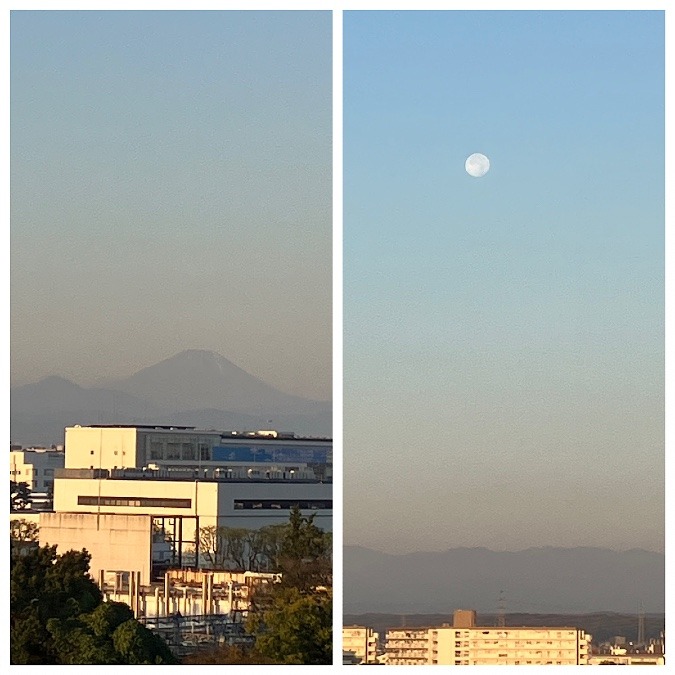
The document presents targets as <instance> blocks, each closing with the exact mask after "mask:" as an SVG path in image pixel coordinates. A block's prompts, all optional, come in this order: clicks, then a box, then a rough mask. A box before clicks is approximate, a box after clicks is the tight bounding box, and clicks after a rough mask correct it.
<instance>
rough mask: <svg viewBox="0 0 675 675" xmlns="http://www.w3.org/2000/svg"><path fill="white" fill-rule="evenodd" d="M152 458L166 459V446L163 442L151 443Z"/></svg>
mask: <svg viewBox="0 0 675 675" xmlns="http://www.w3.org/2000/svg"><path fill="white" fill-rule="evenodd" d="M150 459H164V446H163V445H162V444H161V443H158V442H157V441H154V442H152V443H150Z"/></svg>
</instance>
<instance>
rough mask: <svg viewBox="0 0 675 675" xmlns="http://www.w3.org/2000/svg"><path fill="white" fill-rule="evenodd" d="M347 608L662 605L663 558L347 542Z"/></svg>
mask: <svg viewBox="0 0 675 675" xmlns="http://www.w3.org/2000/svg"><path fill="white" fill-rule="evenodd" d="M343 576H344V605H343V607H344V612H345V613H346V614H364V613H367V612H387V613H396V614H414V613H445V614H450V615H451V614H452V612H453V610H455V609H475V610H477V611H478V612H485V613H494V612H495V611H496V609H497V606H498V601H499V596H500V592H502V591H503V597H504V605H505V607H506V609H507V611H508V612H534V613H566V614H567V613H578V612H599V611H602V612H626V613H636V612H637V609H638V606H639V603H640V602H642V603H644V608H645V610H646V611H647V612H663V611H665V597H664V594H665V590H664V588H665V557H664V555H663V554H661V553H654V552H650V551H645V550H642V549H631V550H629V551H612V550H609V549H602V548H587V547H584V548H554V547H544V548H529V549H526V550H523V551H514V552H508V551H491V550H489V549H486V548H455V549H450V550H448V551H442V552H426V553H408V554H404V555H391V554H388V553H382V552H380V551H373V550H370V549H367V548H362V547H359V546H346V547H345V549H344V559H343Z"/></svg>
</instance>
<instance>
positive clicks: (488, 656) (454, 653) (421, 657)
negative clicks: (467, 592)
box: [342, 610, 665, 666]
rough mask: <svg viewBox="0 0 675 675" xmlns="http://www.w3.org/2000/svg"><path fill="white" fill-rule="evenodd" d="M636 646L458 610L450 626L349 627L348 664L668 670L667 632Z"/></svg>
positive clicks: (618, 639)
mask: <svg viewBox="0 0 675 675" xmlns="http://www.w3.org/2000/svg"><path fill="white" fill-rule="evenodd" d="M638 621H639V623H640V626H641V628H642V635H641V636H640V639H639V640H638V641H634V642H633V641H628V640H627V638H626V637H625V636H620V635H617V636H614V637H613V638H612V639H610V640H607V641H603V642H600V643H597V642H593V636H592V635H590V634H589V633H587V632H586V631H585V630H584V629H582V628H579V627H578V626H576V627H570V626H565V625H555V626H520V625H507V621H506V616H503V615H502V616H500V617H499V620H498V622H497V623H498V625H493V624H485V623H482V622H479V620H478V617H477V613H476V611H475V610H455V612H454V614H453V617H452V623H443V624H440V625H435V626H419V627H418V626H410V627H407V628H406V627H398V628H387V629H386V631H385V632H384V634H380V633H378V632H376V631H375V630H374V629H373V627H372V626H370V627H369V626H365V625H345V626H344V627H343V629H342V649H343V664H344V665H368V664H381V665H408V666H413V665H420V666H423V665H455V666H458V665H479V666H496V665H511V666H518V665H568V666H569V665H665V633H664V631H663V630H660V631H659V632H658V634H657V636H656V637H650V638H649V639H646V638H645V634H644V617H642V618H641V619H638Z"/></svg>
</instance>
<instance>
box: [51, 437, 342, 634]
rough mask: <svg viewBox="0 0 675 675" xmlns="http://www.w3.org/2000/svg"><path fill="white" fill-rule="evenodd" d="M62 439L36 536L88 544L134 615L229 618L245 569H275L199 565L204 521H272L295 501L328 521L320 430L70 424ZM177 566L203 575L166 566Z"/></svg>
mask: <svg viewBox="0 0 675 675" xmlns="http://www.w3.org/2000/svg"><path fill="white" fill-rule="evenodd" d="M65 439H66V443H65V462H64V465H63V468H60V469H59V468H57V469H55V470H54V487H53V492H54V510H53V511H51V512H44V513H41V514H40V520H39V527H40V532H39V539H40V545H57V546H58V551H59V552H63V551H65V550H69V549H76V550H81V549H83V548H86V549H87V551H88V552H89V553H90V555H91V562H90V571H91V574H92V576H93V577H94V579H96V580H98V581H99V584H100V585H101V588H102V589H103V590H104V592H105V593H106V596H107V597H110V598H115V599H116V598H120V599H123V598H127V597H128V599H129V602H130V606H131V607H132V609H133V610H134V613H135V614H136V616H138V617H139V618H144V620H150V621H159V620H160V619H161V618H162V617H163V616H169V615H175V614H176V613H181V614H184V613H185V612H188V613H190V614H202V615H207V616H208V615H211V614H213V615H218V616H220V615H222V614H227V615H228V616H230V617H231V618H232V619H233V620H235V619H236V614H237V612H240V611H243V610H244V608H245V606H247V598H248V594H249V591H250V588H251V584H252V583H253V579H256V580H257V582H261V583H262V582H265V583H267V582H269V581H270V580H273V576H274V575H273V574H271V573H273V572H274V570H264V569H263V570H256V571H253V572H249V573H248V575H247V576H245V577H243V576H242V577H241V578H239V577H237V576H236V572H240V573H242V574H243V571H242V570H229V571H222V572H216V571H214V570H205V569H204V568H206V567H208V566H209V558H208V557H205V555H204V551H203V550H202V546H203V545H202V543H201V542H200V536H199V535H200V531H203V530H204V529H205V528H211V529H213V530H216V529H217V528H244V529H246V530H258V529H260V528H263V527H267V526H270V525H282V524H285V523H286V522H288V518H289V515H290V510H291V508H293V507H294V506H297V507H299V508H300V510H301V513H302V514H303V515H304V516H309V515H314V523H315V524H316V525H317V526H318V527H320V528H322V529H324V530H330V529H331V526H332V518H331V516H332V442H331V440H330V439H316V438H296V437H295V436H294V435H293V434H284V433H280V432H277V431H257V432H217V431H212V430H206V431H203V430H197V429H194V428H192V427H171V426H156V427H147V426H103V425H102V426H90V427H82V426H75V427H68V428H67V429H66V431H65ZM187 570H201V571H199V572H192V574H198V575H202V576H200V578H199V579H196V578H193V577H190V578H189V579H188V577H186V576H183V577H180V578H179V576H176V575H177V574H183V575H184V574H187ZM223 574H225V575H226V576H227V575H229V576H228V577H227V579H225V577H223V578H222V579H221V576H222V575H223ZM218 575H220V576H218ZM257 582H256V583H257ZM209 589H210V590H209ZM125 601H126V600H125Z"/></svg>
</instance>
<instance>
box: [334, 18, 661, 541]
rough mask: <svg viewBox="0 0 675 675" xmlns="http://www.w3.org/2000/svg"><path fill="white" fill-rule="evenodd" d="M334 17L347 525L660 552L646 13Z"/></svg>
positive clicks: (359, 533) (657, 101)
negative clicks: (478, 168)
mask: <svg viewBox="0 0 675 675" xmlns="http://www.w3.org/2000/svg"><path fill="white" fill-rule="evenodd" d="M344 37H345V47H344V54H345V66H344V92H345V103H344V105H345V108H344V111H345V112H344V136H345V144H344V147H345V154H344V166H345V183H344V193H345V223H344V265H345V270H344V278H345V291H344V294H345V315H344V316H345V318H344V321H345V352H344V364H345V380H344V394H345V405H344V419H345V435H344V438H345V453H344V457H345V460H344V463H345V479H344V483H345V496H344V502H345V514H344V520H345V543H346V544H358V545H363V546H367V547H370V548H377V549H382V550H386V551H390V552H404V551H411V550H442V549H447V548H453V547H457V546H487V547H489V548H493V549H506V550H516V549H520V548H526V547H529V546H546V545H552V546H578V545H590V546H606V547H610V548H616V549H627V548H631V547H644V548H647V549H651V550H663V528H664V503H663V501H664V477H663V469H664V445H663V432H664V428H663V424H664V419H663V404H664V396H663V390H664V347H663V340H664V20H663V13H662V12H630V13H629V12H587V11H585V12H484V11H480V12H479V11H477V12H346V13H345V24H344ZM473 152H482V153H484V154H486V155H487V156H488V157H489V158H490V160H491V169H490V171H489V173H488V174H487V175H486V176H485V177H484V178H480V179H476V178H472V177H470V176H468V175H467V174H466V173H465V171H464V161H465V159H466V157H467V156H468V155H470V154H471V153H473Z"/></svg>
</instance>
